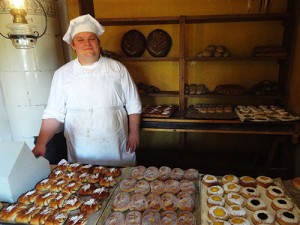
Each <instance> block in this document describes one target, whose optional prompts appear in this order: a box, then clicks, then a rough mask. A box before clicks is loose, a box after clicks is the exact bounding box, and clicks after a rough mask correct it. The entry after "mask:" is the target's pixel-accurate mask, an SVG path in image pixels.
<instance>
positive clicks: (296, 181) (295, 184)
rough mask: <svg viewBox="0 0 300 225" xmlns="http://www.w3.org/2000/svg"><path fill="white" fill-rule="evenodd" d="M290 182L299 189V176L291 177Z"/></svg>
mask: <svg viewBox="0 0 300 225" xmlns="http://www.w3.org/2000/svg"><path fill="white" fill-rule="evenodd" d="M292 184H293V186H294V187H295V188H296V189H297V190H300V177H295V178H294V179H292Z"/></svg>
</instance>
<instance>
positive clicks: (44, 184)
mask: <svg viewBox="0 0 300 225" xmlns="http://www.w3.org/2000/svg"><path fill="white" fill-rule="evenodd" d="M54 181H55V180H51V179H49V178H46V179H43V180H42V181H40V182H39V183H37V184H36V186H35V189H36V190H37V191H40V192H45V191H49V190H50V187H51V185H52V184H53V183H54Z"/></svg>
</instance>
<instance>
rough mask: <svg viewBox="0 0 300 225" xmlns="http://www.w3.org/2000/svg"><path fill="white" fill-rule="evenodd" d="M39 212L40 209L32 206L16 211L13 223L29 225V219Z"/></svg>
mask: <svg viewBox="0 0 300 225" xmlns="http://www.w3.org/2000/svg"><path fill="white" fill-rule="evenodd" d="M39 211H40V208H39V207H38V206H36V205H34V204H32V205H30V206H28V208H25V209H21V210H20V211H18V213H17V216H16V218H15V221H16V222H18V223H29V222H30V220H31V218H32V217H33V216H34V215H35V214H36V213H38V212H39Z"/></svg>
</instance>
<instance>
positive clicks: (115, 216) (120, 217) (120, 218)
mask: <svg viewBox="0 0 300 225" xmlns="http://www.w3.org/2000/svg"><path fill="white" fill-rule="evenodd" d="M118 224H122V225H123V224H125V214H124V213H122V212H113V213H111V214H110V215H109V216H108V218H107V219H106V221H105V224H104V225H118Z"/></svg>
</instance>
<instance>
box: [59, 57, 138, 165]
mask: <svg viewBox="0 0 300 225" xmlns="http://www.w3.org/2000/svg"><path fill="white" fill-rule="evenodd" d="M75 69H76V72H75V73H77V74H76V76H75V77H76V78H74V80H72V82H71V83H70V84H68V85H67V88H66V90H67V92H68V94H67V96H68V99H67V105H66V109H67V113H66V118H65V136H66V139H67V146H68V160H69V161H70V162H80V163H84V164H94V165H106V166H134V165H135V163H136V157H135V153H130V152H127V151H126V140H127V139H128V119H127V114H126V111H125V109H124V107H123V105H122V102H121V99H120V97H119V94H118V93H117V88H119V87H118V86H115V83H116V84H117V83H118V81H117V80H114V79H115V78H114V76H111V75H110V74H109V73H108V72H107V65H106V64H105V63H103V62H102V63H100V64H97V66H94V65H93V66H92V67H91V68H89V69H87V70H86V69H82V70H78V68H77V67H76V68H75Z"/></svg>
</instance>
